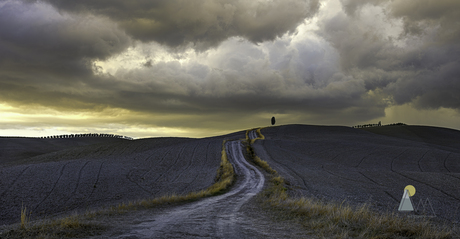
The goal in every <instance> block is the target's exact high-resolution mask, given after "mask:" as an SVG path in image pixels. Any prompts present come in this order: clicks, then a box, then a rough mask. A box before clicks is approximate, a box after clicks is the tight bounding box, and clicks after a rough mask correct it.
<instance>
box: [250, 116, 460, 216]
mask: <svg viewBox="0 0 460 239" xmlns="http://www.w3.org/2000/svg"><path fill="white" fill-rule="evenodd" d="M261 132H262V134H263V135H264V136H265V140H258V141H256V143H255V144H254V148H255V151H256V154H257V155H259V156H260V157H261V158H262V159H264V160H266V161H267V162H268V163H269V164H270V165H271V166H272V167H273V168H275V169H276V170H277V171H278V172H279V173H280V174H281V175H283V176H284V177H285V178H286V179H287V180H288V181H289V182H290V184H291V188H292V189H294V192H291V193H293V194H295V196H301V195H304V196H311V197H314V198H319V199H326V200H334V201H338V202H342V201H343V200H346V201H348V202H350V203H352V204H359V203H366V202H368V203H370V204H371V205H372V207H373V208H377V209H380V210H384V211H385V210H389V211H392V212H397V209H398V206H399V203H400V200H401V198H402V195H403V190H404V187H405V186H406V185H413V186H414V187H415V188H416V190H417V191H416V194H415V195H414V196H413V197H412V201H413V203H414V204H415V206H417V204H418V203H419V201H420V200H421V199H422V200H424V201H425V200H426V199H427V198H428V199H429V201H430V202H431V203H432V205H433V207H434V211H435V213H436V216H437V217H438V218H441V219H445V220H447V221H448V222H451V221H452V222H457V223H458V221H460V208H459V206H460V131H456V130H450V129H443V128H436V127H423V126H384V127H375V128H368V129H366V130H362V129H353V128H349V127H340V126H307V125H286V126H279V127H269V128H265V129H262V131H261ZM430 213H431V210H428V215H430Z"/></svg>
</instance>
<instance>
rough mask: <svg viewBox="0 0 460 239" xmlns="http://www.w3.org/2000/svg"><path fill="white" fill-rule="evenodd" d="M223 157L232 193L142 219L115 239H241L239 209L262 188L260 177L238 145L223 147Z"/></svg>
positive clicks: (240, 213)
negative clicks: (232, 176) (231, 171)
mask: <svg viewBox="0 0 460 239" xmlns="http://www.w3.org/2000/svg"><path fill="white" fill-rule="evenodd" d="M226 149H227V155H228V158H229V160H230V162H231V163H232V164H233V167H234V168H235V171H236V172H238V173H237V174H238V178H237V181H236V183H235V185H234V186H233V187H232V189H231V190H230V191H229V192H227V193H225V194H222V195H219V196H214V197H209V198H205V199H203V200H200V201H197V202H193V203H189V204H186V205H183V206H179V207H176V208H172V209H171V210H170V211H168V212H166V213H164V214H159V215H151V216H149V218H144V219H143V220H142V221H143V222H142V223H140V224H137V225H135V226H133V227H132V228H130V231H129V232H126V233H124V234H123V235H118V238H126V237H136V238H165V237H166V238H168V237H173V238H174V237H180V236H183V235H189V236H192V235H193V237H210V238H244V235H245V231H247V230H250V229H249V228H245V225H244V224H243V222H244V214H243V213H242V212H240V209H241V207H242V206H243V205H244V204H245V203H246V202H248V200H249V199H251V198H252V197H253V196H255V195H256V194H257V193H259V192H260V191H261V190H262V188H263V185H264V182H265V178H264V176H263V174H262V173H261V172H260V171H259V170H258V169H257V168H256V167H254V166H253V165H251V164H249V163H248V162H247V161H246V160H245V158H244V156H243V153H242V144H241V143H240V142H239V141H230V142H227V143H226Z"/></svg>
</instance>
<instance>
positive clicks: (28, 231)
mask: <svg viewBox="0 0 460 239" xmlns="http://www.w3.org/2000/svg"><path fill="white" fill-rule="evenodd" d="M225 142H226V141H225V140H224V141H223V142H222V156H221V163H220V166H219V168H218V169H217V174H216V178H215V183H214V184H213V185H211V186H210V187H208V188H207V189H204V190H201V191H198V192H190V193H188V194H186V195H177V194H170V195H164V196H162V197H158V198H153V199H144V200H141V201H137V202H128V203H120V204H118V205H117V206H111V207H109V208H108V209H105V210H99V211H94V212H87V213H85V214H83V215H73V216H68V217H65V218H61V219H56V220H52V221H41V222H36V223H35V225H33V226H30V227H29V226H28V221H29V215H30V214H29V215H28V214H27V208H26V207H24V208H23V209H22V210H21V224H20V226H19V227H18V228H16V229H12V230H10V231H7V232H6V233H5V234H0V238H74V237H87V236H94V235H96V234H97V233H99V232H101V231H103V230H105V227H103V226H100V225H95V224H87V223H82V222H81V220H80V219H89V218H94V217H96V216H98V215H112V214H117V213H123V212H128V211H130V210H137V209H142V208H145V209H147V208H152V207H155V206H158V205H161V204H166V203H179V202H187V201H194V200H198V199H200V198H204V197H209V196H214V195H219V194H222V193H224V192H225V191H226V190H228V188H229V187H230V186H231V185H232V184H233V182H234V180H235V173H234V170H233V166H232V164H231V163H230V162H229V161H228V157H227V152H226V150H225Z"/></svg>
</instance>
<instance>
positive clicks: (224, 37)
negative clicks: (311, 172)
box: [0, 0, 460, 136]
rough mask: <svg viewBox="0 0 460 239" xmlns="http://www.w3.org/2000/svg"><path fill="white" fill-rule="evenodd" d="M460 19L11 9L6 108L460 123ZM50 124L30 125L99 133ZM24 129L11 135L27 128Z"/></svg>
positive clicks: (374, 9) (5, 41)
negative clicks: (417, 116)
mask: <svg viewBox="0 0 460 239" xmlns="http://www.w3.org/2000/svg"><path fill="white" fill-rule="evenodd" d="M459 9H460V5H459V4H458V1H447V0H442V1H431V0H425V1H415V0H409V1H389V0H374V1H360V0H342V1H340V0H334V1H300V0H289V1H281V0H273V1H268V0H267V1H262V0H260V1H243V0H239V1H229V0H219V1H206V0H203V1H179V0H170V1H161V0H158V1H118V0H115V1H102V0H100V1H89V0H88V1H62V0H61V1H60V0H43V1H31V0H24V1H6V0H3V1H0V104H5V105H8V107H7V108H8V109H9V110H8V112H13V111H14V112H15V114H35V113H37V112H36V111H33V110H31V109H33V108H35V109H38V108H39V109H41V110H42V111H43V112H48V111H47V110H45V109H49V110H50V112H54V113H50V114H59V112H61V113H62V114H64V115H65V114H69V115H81V114H83V115H88V117H94V118H91V119H88V120H86V121H85V122H86V123H90V124H91V125H93V126H94V127H96V126H97V127H98V128H104V127H109V126H107V125H114V124H118V125H124V127H126V126H132V125H136V127H145V128H148V127H151V128H152V127H153V128H155V127H165V128H171V129H178V128H181V129H189V130H192V129H194V130H195V131H194V132H197V131H196V130H198V129H203V130H204V129H206V130H208V131H213V132H223V131H225V130H227V131H230V130H238V129H241V128H245V127H252V126H254V125H258V124H260V123H261V122H265V121H267V119H269V118H271V116H272V115H277V117H276V118H277V121H280V122H286V123H319V124H342V125H343V124H345V125H353V124H358V123H360V122H367V121H372V120H376V119H380V118H382V117H385V110H386V109H388V108H389V107H394V106H402V105H410V107H413V108H415V109H430V110H437V109H442V108H447V109H452V110H455V111H457V112H458V111H459V109H460V98H459V97H460V83H459V82H460V79H459V77H460V62H459V60H458V59H460V45H459V42H460V26H459V22H460V17H459V16H460V12H459ZM0 107H1V105H0ZM11 107H12V108H11ZM13 109H14V110H13ZM0 110H1V108H0ZM5 112H6V111H5ZM27 112H29V113H27ZM33 112H35V113H33ZM117 112H118V113H117ZM29 116H30V115H29ZM29 116H28V117H29ZM105 116H106V117H105ZM40 117H42V118H43V119H46V120H45V121H47V122H40V120H39V118H38V119H37V118H36V117H33V116H30V119H31V120H33V121H35V123H30V122H24V123H23V124H22V125H23V126H24V127H26V126H27V127H31V125H34V124H35V125H41V126H43V127H49V126H51V125H53V122H54V123H55V124H57V125H66V126H65V127H78V126H79V125H80V126H82V125H84V123H85V122H83V121H81V120H77V119H75V120H69V119H68V118H65V120H64V119H61V120H55V121H53V120H52V117H51V118H50V117H45V116H40ZM265 118H266V119H265ZM278 119H279V120H278ZM264 120H265V121H264ZM13 121H14V120H11V121H8V123H1V122H0V124H3V125H1V126H0V127H1V128H8V127H10V128H13V127H21V126H20V125H21V124H20V123H15V122H13ZM65 122H67V123H65ZM230 122H231V123H230ZM266 123H268V121H267V122H266ZM104 125H106V126H104ZM117 127H118V126H117ZM120 127H121V126H120ZM458 127H460V125H459V126H458ZM202 135H203V134H202ZM133 136H135V135H133Z"/></svg>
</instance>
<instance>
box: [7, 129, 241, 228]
mask: <svg viewBox="0 0 460 239" xmlns="http://www.w3.org/2000/svg"><path fill="white" fill-rule="evenodd" d="M239 137H240V138H242V137H244V134H241V135H240V136H239ZM42 140H47V139H42ZM63 140H66V139H63ZM221 146H222V140H220V139H206V138H204V139H189V138H152V139H142V140H134V141H130V140H121V141H118V142H109V143H106V144H102V143H99V144H93V145H87V146H82V147H74V148H68V149H64V150H60V151H55V152H51V153H47V154H42V155H39V156H36V157H32V158H27V159H23V160H19V163H18V162H16V165H11V164H9V165H3V167H2V168H0V178H1V181H0V212H1V215H0V225H1V224H11V223H15V222H18V221H19V213H18V212H20V210H21V205H22V204H24V206H27V208H28V210H29V211H31V212H32V220H34V219H38V218H42V217H45V216H46V217H50V216H54V215H59V214H68V213H70V212H73V211H80V212H81V211H84V210H86V209H93V208H98V207H101V206H106V205H115V204H118V203H121V202H126V201H128V200H131V201H134V200H138V199H144V198H152V197H159V196H162V195H165V194H172V193H176V194H186V193H188V192H192V191H199V190H202V189H205V188H207V187H209V186H210V185H212V184H213V183H214V178H215V175H216V170H217V169H218V168H219V163H220V158H221V155H220V153H221V152H220V151H221Z"/></svg>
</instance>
